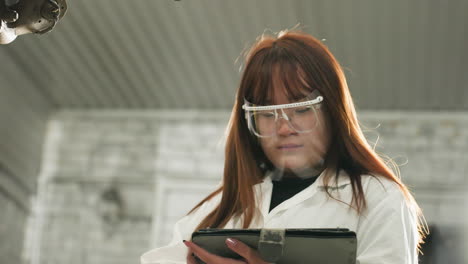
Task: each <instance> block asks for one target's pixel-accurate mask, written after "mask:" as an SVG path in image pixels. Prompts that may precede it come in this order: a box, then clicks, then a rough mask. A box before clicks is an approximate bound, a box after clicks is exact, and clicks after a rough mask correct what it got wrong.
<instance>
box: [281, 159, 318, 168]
mask: <svg viewBox="0 0 468 264" xmlns="http://www.w3.org/2000/svg"><path fill="white" fill-rule="evenodd" d="M309 166H310V165H309V164H308V163H307V162H305V161H300V160H297V159H294V160H289V159H284V160H282V161H280V162H278V163H277V164H276V167H277V168H278V169H284V170H300V169H305V168H308V167H309Z"/></svg>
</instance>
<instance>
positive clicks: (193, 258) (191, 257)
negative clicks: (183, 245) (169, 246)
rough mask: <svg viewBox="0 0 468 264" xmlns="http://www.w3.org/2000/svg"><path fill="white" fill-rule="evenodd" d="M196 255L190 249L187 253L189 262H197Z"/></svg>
mask: <svg viewBox="0 0 468 264" xmlns="http://www.w3.org/2000/svg"><path fill="white" fill-rule="evenodd" d="M194 256H195V255H194V254H193V252H192V251H191V250H190V249H189V251H188V253H187V264H197V261H196V260H195V257H194Z"/></svg>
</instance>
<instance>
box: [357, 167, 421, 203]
mask: <svg viewBox="0 0 468 264" xmlns="http://www.w3.org/2000/svg"><path fill="white" fill-rule="evenodd" d="M361 182H362V188H363V190H364V195H365V198H366V203H367V205H368V207H369V209H375V208H376V207H385V208H387V209H389V210H401V209H402V207H403V208H407V209H411V208H412V207H413V204H412V203H413V202H414V201H412V199H410V197H407V194H405V191H404V188H405V187H404V186H400V184H399V183H397V182H395V181H394V180H392V179H389V178H387V177H384V176H380V175H367V174H366V175H362V176H361ZM408 194H409V193H408Z"/></svg>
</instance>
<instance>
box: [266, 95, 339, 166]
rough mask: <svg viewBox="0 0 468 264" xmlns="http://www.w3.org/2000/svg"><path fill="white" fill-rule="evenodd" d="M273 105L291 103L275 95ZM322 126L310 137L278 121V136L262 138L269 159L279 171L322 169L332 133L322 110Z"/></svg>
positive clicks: (319, 118) (320, 122) (310, 133)
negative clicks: (320, 167)
mask: <svg viewBox="0 0 468 264" xmlns="http://www.w3.org/2000/svg"><path fill="white" fill-rule="evenodd" d="M272 101H273V102H274V104H288V103H291V101H290V100H289V99H288V98H287V97H286V95H285V94H284V93H275V97H274V99H273V100H272ZM317 118H318V121H319V124H318V125H317V127H316V128H315V129H314V130H313V131H311V132H307V133H298V132H296V131H295V130H294V129H293V128H291V127H290V125H289V124H288V122H287V121H286V120H284V119H282V118H281V119H279V120H278V122H279V123H278V126H277V130H276V135H274V136H272V137H268V138H259V140H260V145H261V147H262V149H263V152H264V153H265V155H266V156H267V158H268V159H269V160H270V161H271V163H273V165H275V167H276V168H278V169H284V170H292V171H302V170H304V169H309V168H314V167H317V166H320V165H321V164H322V162H323V159H324V157H325V154H326V153H327V150H328V146H329V142H330V136H329V135H330V133H329V131H328V130H329V129H328V125H327V124H328V121H327V120H326V119H325V115H324V113H323V111H322V110H318V111H317Z"/></svg>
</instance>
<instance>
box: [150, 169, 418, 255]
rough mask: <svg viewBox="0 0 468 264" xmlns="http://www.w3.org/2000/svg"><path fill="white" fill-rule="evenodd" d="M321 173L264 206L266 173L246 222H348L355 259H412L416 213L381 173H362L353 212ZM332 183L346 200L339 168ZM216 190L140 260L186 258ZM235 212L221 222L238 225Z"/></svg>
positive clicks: (309, 225) (348, 199)
mask: <svg viewBox="0 0 468 264" xmlns="http://www.w3.org/2000/svg"><path fill="white" fill-rule="evenodd" d="M323 176H324V174H323V173H322V174H321V175H320V176H319V177H318V178H317V180H316V181H315V182H314V183H313V184H312V185H311V186H309V187H307V188H306V189H304V190H302V191H301V192H299V193H297V194H296V195H294V196H293V197H291V198H290V199H288V200H286V201H284V202H282V203H281V204H279V205H278V206H277V207H275V208H274V209H273V210H271V212H268V210H269V207H270V200H271V194H272V187H273V185H272V182H271V177H270V176H267V177H265V179H264V180H263V182H262V183H259V184H256V185H255V186H254V191H255V195H256V199H257V205H258V206H257V214H256V218H255V219H254V221H253V222H252V224H251V225H250V227H249V228H336V227H340V228H348V229H350V230H352V231H354V232H356V236H357V263H358V264H416V263H417V262H418V260H417V256H418V255H417V242H418V230H417V214H416V211H415V208H414V206H411V205H409V204H408V203H407V202H406V200H405V198H404V196H403V193H402V192H401V190H400V189H399V188H398V186H397V184H396V183H394V182H392V181H390V180H387V179H386V178H383V177H378V178H375V177H372V176H369V175H363V176H362V185H363V190H364V192H365V197H366V201H367V206H368V209H367V210H366V211H365V212H364V213H363V214H361V215H358V214H357V213H356V211H355V210H354V209H350V208H349V206H348V205H346V204H344V203H342V202H338V201H336V200H334V199H331V198H329V197H328V195H327V194H326V192H325V191H324V190H323V178H324V177H323ZM329 185H330V186H338V187H341V188H335V189H332V190H331V193H332V194H333V195H334V196H335V197H337V198H339V199H340V200H342V201H345V202H347V203H350V202H351V198H352V190H351V185H350V179H349V177H348V175H347V174H346V173H344V172H340V176H339V177H338V184H337V185H333V184H332V183H330V184H329ZM220 198H221V196H220V195H217V196H215V197H213V198H212V199H211V200H210V201H207V202H205V203H204V204H203V205H202V206H201V207H199V208H198V209H197V210H196V211H194V212H192V213H191V214H190V215H188V216H185V217H183V218H182V219H180V220H179V221H178V222H177V223H176V224H175V228H174V233H173V238H172V242H171V243H170V244H169V245H167V246H164V247H160V248H156V249H153V250H150V251H148V252H146V253H145V254H143V255H142V256H141V263H142V264H156V263H165V264H169V263H171V264H175V263H177V264H182V263H186V261H185V260H186V255H187V248H186V246H185V245H184V244H183V242H182V240H184V239H185V240H190V238H191V234H192V232H193V231H194V229H195V228H196V226H197V225H198V224H199V223H200V222H201V220H202V219H203V218H204V217H205V216H206V215H207V214H208V213H210V212H211V211H212V210H213V209H214V207H215V206H216V205H217V204H218V203H219V201H220ZM241 225H242V222H241V219H240V218H236V219H231V220H230V221H229V222H228V224H227V225H226V227H225V228H242V226H241Z"/></svg>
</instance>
